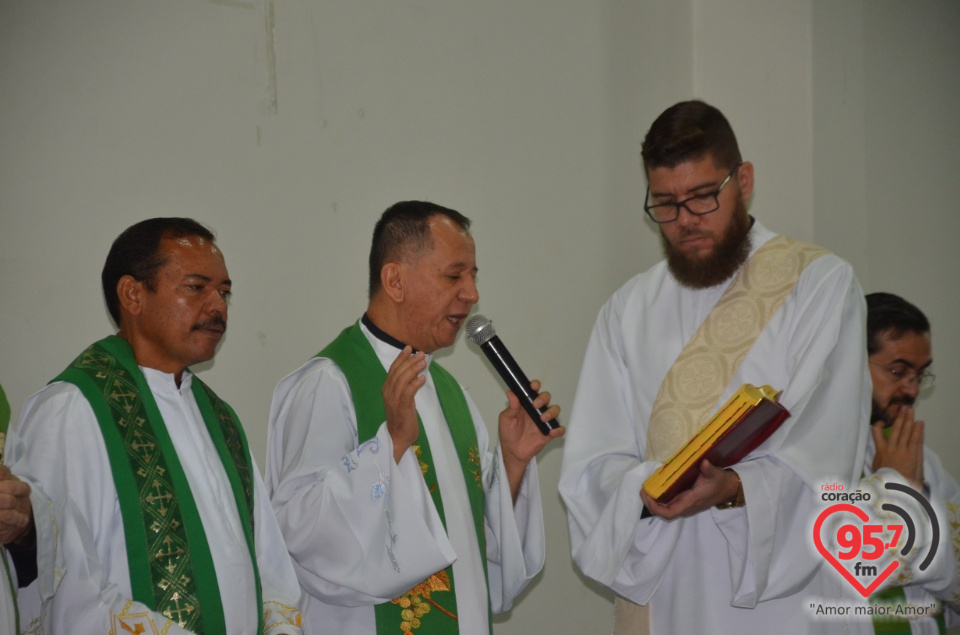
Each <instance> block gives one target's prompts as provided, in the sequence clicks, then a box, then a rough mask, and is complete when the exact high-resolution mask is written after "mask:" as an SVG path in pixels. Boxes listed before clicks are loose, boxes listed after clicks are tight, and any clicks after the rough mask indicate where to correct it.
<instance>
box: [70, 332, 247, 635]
mask: <svg viewBox="0 0 960 635" xmlns="http://www.w3.org/2000/svg"><path fill="white" fill-rule="evenodd" d="M53 381H64V382H69V383H72V384H74V385H75V386H77V388H79V389H80V391H81V392H82V393H83V396H84V397H85V398H86V399H87V401H88V402H89V403H90V406H91V408H92V409H93V412H94V414H95V415H96V417H97V421H98V423H99V424H100V431H101V433H102V435H103V441H104V444H105V446H106V449H107V455H108V456H109V460H110V469H111V470H112V472H113V481H114V484H115V486H116V488H117V499H118V500H119V504H120V514H121V517H122V519H123V532H124V538H125V540H126V547H127V561H128V565H129V568H130V586H131V588H132V594H133V599H134V600H136V601H137V602H141V603H143V604H145V605H146V606H148V607H150V609H151V610H154V611H157V612H159V613H162V614H163V615H165V616H166V617H167V618H168V619H170V620H172V621H174V622H176V623H178V624H179V625H180V627H181V628H185V629H187V630H189V631H192V632H195V633H203V634H206V635H220V634H224V635H226V627H225V622H224V614H223V603H222V600H221V598H220V587H219V586H218V583H217V574H216V571H215V570H214V566H213V557H212V556H211V553H210V545H209V542H208V540H207V536H206V534H205V533H204V528H203V523H202V522H201V520H200V513H199V511H198V509H197V505H196V502H195V500H194V498H193V493H192V492H191V490H190V485H189V483H188V482H187V477H186V474H185V473H184V470H183V466H182V465H181V464H180V459H179V457H178V456H177V452H176V450H175V448H174V446H173V442H172V441H171V439H170V434H169V432H168V431H167V427H166V425H165V424H164V422H163V419H162V417H161V416H160V411H159V409H158V407H157V403H156V401H155V400H154V397H153V393H152V392H151V390H150V387H149V385H148V384H147V380H146V378H145V377H144V375H143V372H142V371H141V370H140V368H139V366H138V365H137V362H136V360H135V359H134V357H133V350H132V349H131V348H130V345H129V344H128V343H127V342H126V341H125V340H123V339H121V338H119V337H116V336H110V337H107V338H105V339H102V340H100V341H99V342H96V343H94V344H93V345H91V346H90V347H89V348H87V349H86V350H85V351H84V352H83V353H81V354H80V356H79V357H77V359H75V360H74V361H73V363H72V364H70V366H68V367H67V369H66V370H64V371H63V372H62V373H61V374H60V375H59V376H58V377H57V378H56V379H54V380H53ZM192 391H193V396H194V398H195V399H196V402H197V406H198V407H199V409H200V413H201V415H202V416H203V422H204V424H205V425H206V428H207V431H208V432H209V434H210V437H211V439H212V440H213V443H214V446H216V448H217V453H218V454H219V456H220V460H221V462H222V463H223V468H224V471H225V472H226V474H227V477H228V479H229V481H230V486H231V488H232V490H233V495H234V498H235V500H236V504H237V511H238V513H239V515H240V524H241V525H242V526H243V531H244V535H245V537H246V541H247V547H248V548H249V550H250V561H251V563H252V564H253V571H252V572H251V573H252V575H253V576H254V579H255V581H256V589H257V611H258V624H257V626H256V631H258V632H259V630H260V626H259V625H260V624H261V623H262V621H263V620H262V615H263V599H262V591H261V587H260V574H259V570H258V567H257V557H256V551H255V549H254V534H253V520H254V518H253V509H254V507H253V504H254V499H253V483H254V480H253V472H252V466H251V464H250V458H249V457H250V452H249V449H248V448H247V440H246V437H245V436H244V434H243V430H242V428H241V427H240V425H239V422H238V419H237V416H236V414H235V413H234V412H233V410H232V409H231V408H230V406H229V405H228V404H227V403H226V402H224V401H221V400H220V398H219V397H217V396H216V395H215V394H214V393H213V391H212V390H210V388H208V387H207V386H206V385H205V384H204V383H203V382H201V381H200V380H199V378H197V377H196V376H194V377H193V382H192Z"/></svg>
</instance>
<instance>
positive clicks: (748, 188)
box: [737, 161, 753, 201]
mask: <svg viewBox="0 0 960 635" xmlns="http://www.w3.org/2000/svg"><path fill="white" fill-rule="evenodd" d="M737 183H738V184H739V185H740V193H741V194H743V200H744V201H747V200H749V199H750V197H751V196H753V164H752V163H750V162H749V161H744V162H743V165H741V166H740V169H739V170H737Z"/></svg>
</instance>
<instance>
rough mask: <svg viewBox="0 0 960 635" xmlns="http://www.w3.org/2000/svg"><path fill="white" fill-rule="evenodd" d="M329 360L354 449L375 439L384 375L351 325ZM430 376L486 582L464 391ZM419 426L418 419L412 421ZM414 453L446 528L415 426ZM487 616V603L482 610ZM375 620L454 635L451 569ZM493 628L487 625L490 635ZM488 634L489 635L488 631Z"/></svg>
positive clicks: (429, 460) (474, 450)
mask: <svg viewBox="0 0 960 635" xmlns="http://www.w3.org/2000/svg"><path fill="white" fill-rule="evenodd" d="M318 357H326V358H328V359H331V360H333V362H334V363H336V364H337V366H339V367H340V370H341V371H342V372H343V374H344V376H345V377H346V378H347V383H348V384H349V385H350V393H351V395H352V398H353V405H354V408H355V410H356V413H357V436H358V440H357V441H358V444H362V443H363V442H365V441H367V440H368V439H370V438H372V437H374V436H376V434H377V430H378V429H379V428H380V426H381V425H382V424H383V422H384V421H385V420H386V411H385V409H384V406H383V393H382V392H381V391H382V389H383V383H384V382H385V381H386V379H387V371H386V369H385V368H384V367H383V364H381V363H380V359H379V358H378V357H377V354H376V352H375V351H374V350H373V347H372V346H371V345H370V342H368V341H367V338H366V337H365V336H364V334H363V332H362V331H361V330H360V325H359V323H354V325H353V326H350V327H348V328H346V329H344V330H343V332H342V333H340V335H339V336H337V338H336V339H335V340H333V342H331V343H330V344H329V345H327V347H326V348H324V349H323V350H322V351H320V353H319V354H318ZM430 376H431V377H432V378H433V383H434V385H435V386H436V389H437V398H438V399H439V401H440V408H441V409H442V411H443V416H444V419H446V422H447V426H448V427H449V429H450V434H451V435H452V437H453V444H454V447H456V450H457V459H458V460H459V462H460V467H461V469H462V470H463V480H464V483H465V484H466V488H467V495H468V497H469V499H470V500H469V502H470V509H471V511H472V512H473V521H474V526H475V530H476V532H477V542H478V543H479V545H480V559H481V561H482V562H483V574H484V579H486V578H487V561H486V537H485V534H484V526H483V508H484V495H483V483H482V477H481V465H480V452H479V448H478V446H477V433H476V429H475V428H474V426H473V418H472V417H471V416H470V409H469V407H468V406H467V400H466V398H465V397H464V395H463V389H462V388H460V385H459V384H458V383H457V380H456V379H454V378H453V375H451V374H450V373H448V372H447V371H446V370H444V369H443V368H442V367H441V366H440V365H439V364H437V363H436V362H435V361H434V362H431V364H430ZM417 418H418V420H419V418H420V417H419V415H417ZM414 451H415V452H416V454H417V458H418V459H419V461H420V469H421V471H422V472H423V478H424V481H425V482H426V484H427V487H428V488H429V490H430V495H431V496H432V497H433V504H434V506H435V507H436V509H437V513H438V514H439V515H440V520H441V521H442V522H443V523H444V527H446V519H445V517H444V513H443V500H442V499H441V496H440V488H439V487H438V483H437V475H436V471H435V469H434V467H433V456H432V454H431V451H430V444H429V442H428V440H427V435H426V433H425V432H424V429H423V421H422V420H421V421H420V436H419V437H418V438H417V443H416V444H415V445H414ZM487 610H488V613H489V611H490V607H489V599H488V605H487ZM375 611H376V617H377V635H398V634H399V633H403V634H404V635H410V634H412V633H414V631H416V635H447V634H455V633H459V631H460V629H459V626H458V624H457V607H456V594H455V592H454V579H453V567H452V566H451V567H447V568H446V569H445V570H444V571H439V572H437V573H435V574H434V575H432V576H430V577H429V578H428V579H426V580H424V581H423V582H421V583H420V584H418V585H416V586H415V587H413V588H412V589H410V590H409V591H407V592H406V593H404V594H403V595H401V596H400V597H398V598H396V599H394V600H393V601H391V602H384V603H383V604H378V605H377V606H376V607H375ZM492 628H493V626H492V622H491V629H492ZM491 632H492V631H491Z"/></svg>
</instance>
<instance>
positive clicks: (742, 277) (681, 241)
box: [560, 101, 870, 634]
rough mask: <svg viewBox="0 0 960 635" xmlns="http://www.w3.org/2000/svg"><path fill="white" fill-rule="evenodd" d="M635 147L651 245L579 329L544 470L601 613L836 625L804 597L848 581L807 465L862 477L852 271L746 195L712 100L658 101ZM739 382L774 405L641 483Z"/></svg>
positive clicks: (821, 475) (647, 621)
mask: <svg viewBox="0 0 960 635" xmlns="http://www.w3.org/2000/svg"><path fill="white" fill-rule="evenodd" d="M642 155H643V163H644V168H645V172H646V177H647V182H648V185H649V187H648V192H647V199H646V201H645V204H644V209H645V211H646V212H647V214H648V215H649V216H650V218H651V220H653V221H654V222H655V223H657V224H658V226H659V229H660V235H661V239H662V242H663V246H664V252H665V255H666V260H665V261H663V262H661V263H659V264H657V265H655V266H654V267H653V268H652V269H650V270H649V271H647V272H645V273H642V274H640V275H638V276H636V277H634V278H633V279H632V280H630V281H629V282H627V284H625V285H624V286H623V287H622V288H621V289H619V290H618V291H617V292H616V293H615V294H614V295H613V297H611V298H610V300H609V301H608V302H607V303H606V304H605V305H604V306H603V308H602V309H601V311H600V314H599V317H598V319H597V322H596V325H595V327H594V331H593V334H592V336H591V339H590V343H589V345H588V348H587V352H586V357H585V359H584V363H583V368H582V371H581V376H580V382H579V386H578V389H577V394H576V399H575V401H574V405H573V412H572V415H571V417H570V422H569V431H568V434H567V437H568V440H567V442H566V444H565V447H564V457H563V471H562V474H561V479H560V493H561V495H562V497H563V499H564V501H565V503H566V505H567V508H568V515H569V522H570V532H571V541H572V550H573V557H574V560H575V561H576V563H577V565H578V566H579V567H580V569H581V570H582V571H583V572H584V573H585V574H586V575H588V576H589V577H591V578H593V579H595V580H597V581H599V582H600V583H602V584H604V585H605V586H607V587H609V588H610V589H612V590H613V591H615V592H616V593H617V594H618V595H619V596H621V598H618V601H617V607H616V614H615V620H614V621H615V624H614V632H615V633H654V634H660V633H731V634H733V633H736V634H741V633H769V632H777V633H809V632H835V631H836V629H837V627H838V624H837V622H835V621H834V622H826V621H820V620H818V619H817V618H816V617H815V616H814V614H813V612H812V611H811V610H810V608H809V607H810V604H811V602H814V601H816V598H819V599H820V600H822V601H830V600H837V599H839V598H840V597H841V596H842V595H843V596H849V594H850V591H849V589H848V588H847V587H845V586H842V585H846V582H845V581H843V580H842V579H841V578H840V576H839V575H837V574H836V572H834V571H832V570H831V569H830V568H829V567H823V566H821V565H822V564H823V559H822V558H821V557H820V556H819V555H818V554H816V552H815V551H814V550H813V549H812V548H811V546H810V533H809V529H810V526H811V523H812V522H813V520H814V519H815V518H816V516H817V513H818V512H819V511H820V509H821V500H820V486H821V484H822V483H824V482H828V481H840V482H843V483H852V482H854V481H855V480H859V477H860V473H859V472H860V469H859V467H860V466H861V465H862V459H863V447H864V445H865V443H866V438H865V437H866V434H867V432H868V430H867V426H866V421H867V417H868V413H869V394H870V388H869V383H868V382H869V377H868V375H867V372H866V370H865V368H866V365H867V364H866V350H865V346H864V333H863V322H864V320H865V316H864V306H863V304H864V303H863V295H862V293H861V291H860V288H859V285H858V284H857V281H856V279H855V278H854V275H853V271H852V269H851V267H850V266H849V265H848V264H847V263H846V262H844V261H843V260H841V259H840V258H838V257H836V256H834V255H832V254H830V253H827V252H826V251H825V250H823V249H820V248H818V247H815V246H813V245H808V244H804V243H799V242H797V241H794V240H791V239H788V238H786V237H783V236H777V235H776V234H774V233H773V232H771V231H770V230H768V229H767V228H765V227H763V226H762V225H761V224H760V223H759V222H758V221H757V220H756V219H754V218H752V217H751V216H750V215H749V214H748V212H747V208H746V201H747V200H748V199H749V198H750V196H751V194H752V192H753V185H754V170H753V165H752V164H750V163H749V162H745V161H743V159H742V157H741V155H740V150H739V148H738V145H737V141H736V137H735V135H734V133H733V130H732V129H731V128H730V124H729V123H728V122H727V120H726V118H725V117H724V116H723V114H722V113H720V111H719V110H717V109H716V108H714V107H712V106H709V105H708V104H705V103H703V102H701V101H688V102H682V103H679V104H676V105H674V106H672V107H670V108H668V109H667V110H666V111H665V112H664V113H663V114H661V115H660V117H658V118H657V120H656V121H655V122H654V123H653V125H652V126H651V128H650V130H649V132H648V133H647V135H646V138H645V140H644V143H643V150H642ZM744 384H753V385H755V386H762V385H770V386H772V387H774V388H775V389H777V390H779V391H781V393H780V402H781V403H782V404H783V405H784V406H785V407H786V408H787V409H788V410H789V411H790V413H791V417H790V418H788V419H787V420H786V421H785V422H784V423H783V424H782V426H781V427H780V428H779V429H778V430H777V431H776V432H775V433H774V434H773V435H772V436H771V437H770V438H769V439H767V441H766V442H764V443H763V444H762V445H760V446H759V447H758V448H756V449H755V450H754V451H753V452H751V453H750V454H748V455H747V456H746V457H745V458H744V459H743V460H742V461H740V462H739V463H737V464H736V465H734V466H733V467H732V468H731V469H722V468H720V467H717V466H714V465H711V464H710V463H709V462H707V461H704V462H703V463H702V464H701V465H700V466H699V468H700V473H699V475H698V477H697V480H696V482H695V483H694V484H693V485H692V486H691V487H690V488H689V489H688V490H686V491H683V492H681V493H680V494H678V495H677V496H676V497H675V498H673V499H672V500H663V501H660V502H657V501H655V500H653V499H651V498H650V497H648V496H647V495H646V493H644V492H641V487H642V486H643V483H644V481H645V480H646V479H647V478H648V477H649V476H651V475H652V474H653V472H654V471H655V470H656V469H657V468H658V467H659V466H660V465H662V464H663V463H664V462H665V461H666V460H667V459H668V458H669V457H670V456H671V455H672V454H673V453H674V452H675V451H676V450H677V449H679V448H680V447H682V446H683V445H684V443H685V442H686V441H687V440H688V439H690V438H691V437H692V436H693V435H694V434H695V433H696V431H697V430H698V429H699V428H700V427H701V426H702V425H703V424H704V423H705V422H706V421H707V420H708V419H709V418H710V416H711V415H712V414H713V413H714V412H715V411H716V410H717V409H718V408H719V406H720V405H722V404H723V403H724V402H725V401H726V400H727V399H728V398H729V397H730V396H731V395H732V394H733V393H734V392H736V391H737V390H738V389H739V388H740V387H741V386H743V385H744ZM855 466H856V467H855ZM624 598H625V599H626V600H629V602H627V601H625V600H624ZM849 627H850V631H851V632H858V631H857V629H858V628H860V627H859V626H855V625H849ZM865 627H866V626H865ZM860 632H869V631H866V630H861V631H860Z"/></svg>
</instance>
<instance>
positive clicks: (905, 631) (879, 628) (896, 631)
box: [869, 586, 947, 635]
mask: <svg viewBox="0 0 960 635" xmlns="http://www.w3.org/2000/svg"><path fill="white" fill-rule="evenodd" d="M869 602H870V605H871V606H884V607H888V608H889V609H890V611H894V610H896V609H894V607H895V606H898V605H899V606H903V607H906V606H907V605H908V602H907V596H906V594H905V593H904V592H903V587H899V586H895V587H890V588H889V589H886V590H884V591H880V592H879V593H874V594H873V595H871V596H870V600H869ZM936 602H937V613H936V615H934V616H933V618H934V619H935V620H936V622H937V632H939V633H941V634H943V633H946V632H947V625H946V622H944V619H943V604H942V603H941V602H940V600H937V601H936ZM873 632H874V633H876V634H877V635H910V634H911V632H912V631H911V630H910V620H908V619H906V618H904V617H900V616H898V615H874V616H873Z"/></svg>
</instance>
